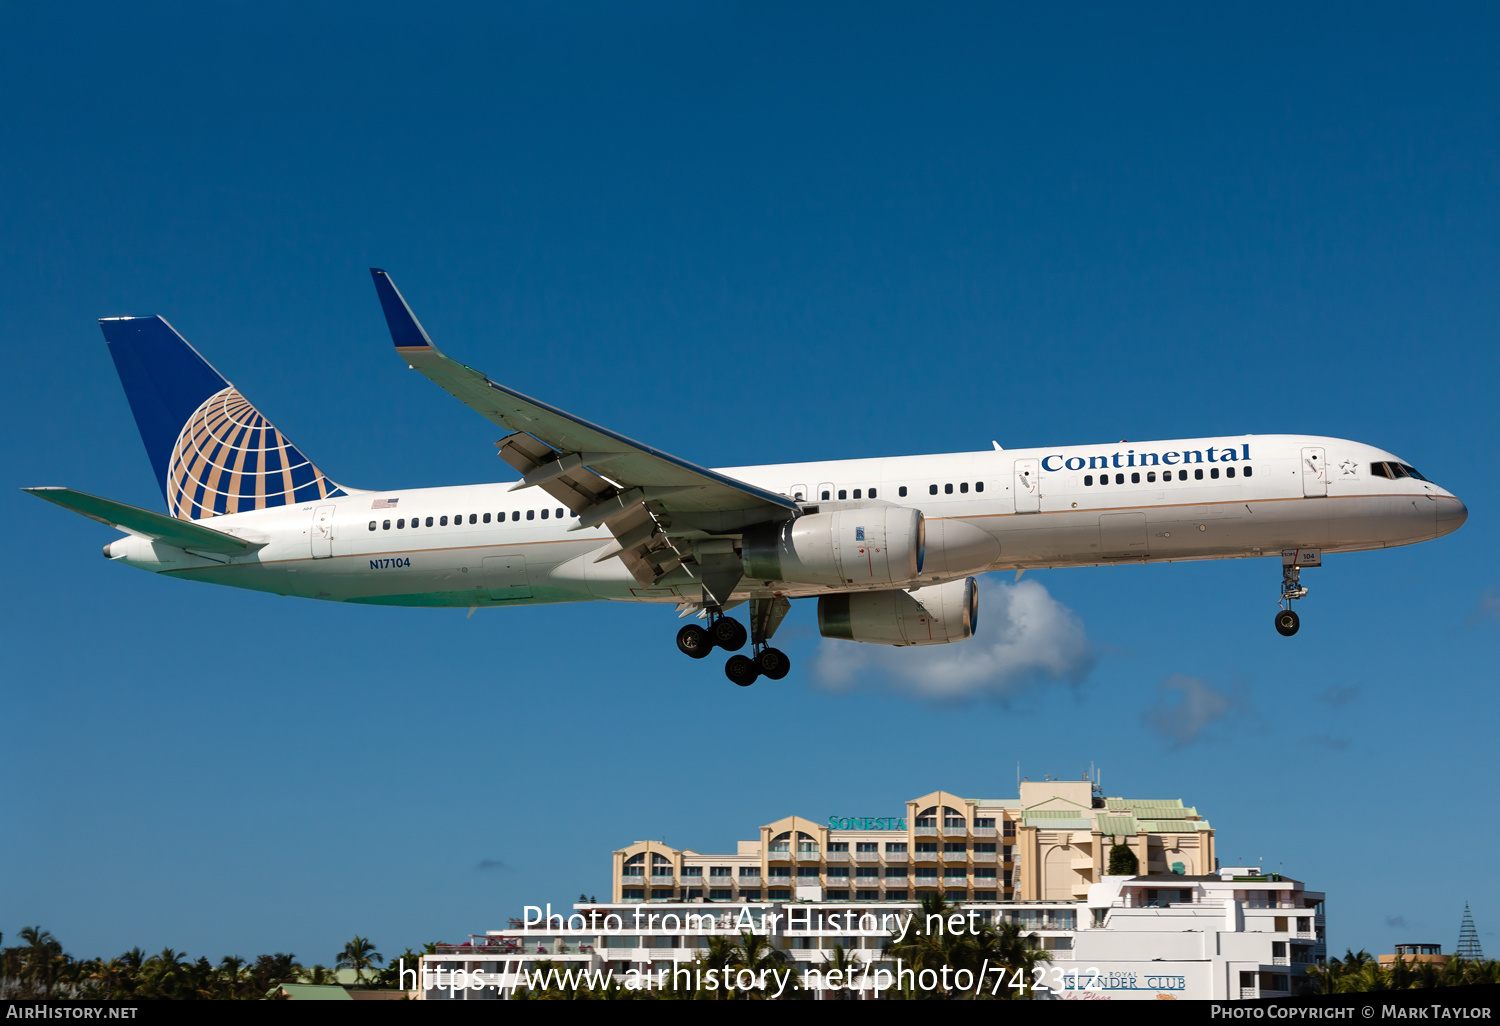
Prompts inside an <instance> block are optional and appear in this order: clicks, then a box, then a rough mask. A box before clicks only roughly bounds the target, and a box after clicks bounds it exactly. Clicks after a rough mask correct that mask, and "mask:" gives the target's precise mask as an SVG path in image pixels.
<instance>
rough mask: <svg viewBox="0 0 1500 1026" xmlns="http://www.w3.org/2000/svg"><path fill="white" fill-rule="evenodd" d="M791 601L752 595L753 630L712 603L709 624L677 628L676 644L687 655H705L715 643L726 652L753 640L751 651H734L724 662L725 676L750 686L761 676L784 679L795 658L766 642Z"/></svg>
mask: <svg viewBox="0 0 1500 1026" xmlns="http://www.w3.org/2000/svg"><path fill="white" fill-rule="evenodd" d="M790 608H791V603H790V602H788V601H787V600H786V599H784V598H780V597H777V598H772V599H751V601H750V627H751V629H750V631H748V632H747V631H746V630H745V628H744V626H743V625H741V624H740V622H739V621H738V620H735V619H733V618H732V617H728V616H725V615H724V614H723V613H722V612H720V611H719V610H718V609H717V608H715V607H709V621H708V627H707V628H703V627H699V626H698V625H697V624H695V623H690V624H688V625H687V626H686V627H684V628H682V630H680V631H678V632H677V648H678V650H679V651H680V652H682V653H683V654H684V655H687V656H691V657H692V658H694V659H702V658H704V657H705V656H707V655H708V654H709V653H710V652H712V651H713V650H714V649H715V648H716V647H717V648H722V649H723V650H724V651H726V652H738V651H739V650H740V649H742V648H744V647H745V641H746V640H747V639H748V640H749V641H750V650H751V655H748V656H745V655H733V656H730V657H729V661H728V662H727V663H725V664H724V676H726V677H728V678H729V679H730V680H732V681H734V682H735V683H736V684H738V685H739V686H740V687H742V688H744V687H749V686H750V685H751V684H754V683H755V682H756V681H757V680H758V679H760V678H761V677H769V678H770V679H771V680H781V679H782V678H783V677H785V676H786V675H787V674H788V673H790V672H791V669H792V661H791V660H790V659H788V658H787V657H786V653H785V652H782V651H781V650H779V649H775V648H771V647H770V646H769V645H767V642H768V641H769V640H770V638H771V635H772V634H773V633H774V632H775V630H776V628H777V627H778V626H780V624H781V618H782V617H784V616H785V615H786V612H787V610H788V609H790Z"/></svg>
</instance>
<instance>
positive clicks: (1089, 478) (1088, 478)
mask: <svg viewBox="0 0 1500 1026" xmlns="http://www.w3.org/2000/svg"><path fill="white" fill-rule="evenodd" d="M1093 485H1094V475H1093V474H1084V475H1083V486H1084V487H1085V488H1092V487H1093Z"/></svg>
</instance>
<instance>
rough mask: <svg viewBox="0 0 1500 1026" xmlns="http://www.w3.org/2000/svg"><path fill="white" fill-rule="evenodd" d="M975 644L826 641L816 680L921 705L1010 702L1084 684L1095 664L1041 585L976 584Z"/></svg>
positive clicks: (1079, 633) (1077, 624)
mask: <svg viewBox="0 0 1500 1026" xmlns="http://www.w3.org/2000/svg"><path fill="white" fill-rule="evenodd" d="M980 581H981V584H980V588H981V595H980V601H979V627H978V631H977V633H976V635H975V637H973V638H970V639H969V640H968V641H958V642H954V643H952V644H948V645H920V646H911V647H902V648H896V647H893V646H890V645H868V644H859V643H855V642H849V641H825V642H823V645H822V649H821V651H820V652H819V654H818V660H817V667H816V669H817V678H818V682H819V684H820V685H821V686H823V687H825V688H828V689H829V690H835V691H841V690H854V689H856V688H864V687H867V686H869V685H871V684H877V683H889V684H890V685H891V686H893V687H894V688H895V689H896V690H898V691H904V692H906V693H907V694H912V695H917V696H919V697H922V698H934V699H962V698H971V697H974V696H989V697H992V698H1007V697H1010V696H1012V695H1014V694H1016V693H1017V692H1018V691H1020V690H1022V689H1023V688H1025V687H1027V686H1028V685H1033V684H1043V683H1067V684H1079V683H1082V681H1083V680H1084V678H1085V677H1087V676H1088V675H1089V671H1091V670H1092V669H1093V668H1094V663H1095V662H1097V661H1098V654H1097V652H1096V651H1095V649H1094V645H1093V643H1092V642H1091V641H1089V639H1088V635H1087V634H1085V633H1084V629H1083V623H1082V622H1081V621H1080V620H1079V619H1078V617H1077V616H1076V615H1075V614H1074V613H1073V611H1072V610H1071V609H1069V608H1068V607H1067V606H1065V605H1063V604H1062V603H1061V602H1058V601H1057V600H1056V599H1054V598H1053V597H1052V596H1051V594H1049V593H1048V591H1047V589H1046V588H1045V587H1044V586H1043V585H1042V584H1041V583H1040V582H1038V581H1019V582H1017V583H1015V584H1004V583H993V582H991V581H988V580H986V579H984V578H980Z"/></svg>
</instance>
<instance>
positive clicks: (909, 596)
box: [818, 577, 979, 645]
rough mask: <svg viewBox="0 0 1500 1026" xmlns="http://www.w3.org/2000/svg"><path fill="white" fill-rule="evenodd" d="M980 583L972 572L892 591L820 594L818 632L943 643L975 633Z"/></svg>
mask: <svg viewBox="0 0 1500 1026" xmlns="http://www.w3.org/2000/svg"><path fill="white" fill-rule="evenodd" d="M978 621H979V584H978V582H976V581H975V580H974V578H972V577H965V578H964V579H963V580H961V581H949V582H948V583H947V584H932V585H928V586H927V587H925V588H912V589H910V590H905V589H903V590H897V591H865V592H856V593H854V594H845V595H824V596H823V597H822V598H820V599H818V631H819V633H821V634H822V635H823V637H825V638H843V639H844V640H845V641H869V642H873V643H875V644H877V645H945V644H947V643H948V642H950V641H964V640H966V639H968V638H972V637H973V636H974V626H975V624H976V623H978Z"/></svg>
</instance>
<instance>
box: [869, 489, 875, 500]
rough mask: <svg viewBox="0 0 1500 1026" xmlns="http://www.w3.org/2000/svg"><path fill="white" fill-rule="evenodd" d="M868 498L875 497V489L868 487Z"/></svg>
mask: <svg viewBox="0 0 1500 1026" xmlns="http://www.w3.org/2000/svg"><path fill="white" fill-rule="evenodd" d="M870 498H872V499H873V498H875V489H873V488H871V489H870Z"/></svg>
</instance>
